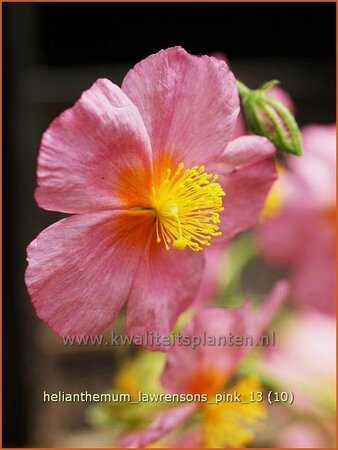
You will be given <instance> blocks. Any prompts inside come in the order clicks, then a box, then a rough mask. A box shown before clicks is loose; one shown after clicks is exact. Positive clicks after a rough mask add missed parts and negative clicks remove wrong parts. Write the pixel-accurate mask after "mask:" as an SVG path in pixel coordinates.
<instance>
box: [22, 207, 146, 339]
mask: <svg viewBox="0 0 338 450" xmlns="http://www.w3.org/2000/svg"><path fill="white" fill-rule="evenodd" d="M151 224H152V222H151V220H149V216H147V215H145V214H142V213H137V212H121V211H109V212H106V211H105V212H103V211H102V212H98V213H92V214H83V215H82V214H81V215H78V216H71V217H68V218H66V219H63V220H61V221H59V222H57V223H55V224H53V225H51V226H50V227H48V228H47V229H45V230H44V231H43V232H42V233H41V234H40V235H39V236H38V237H37V238H36V239H35V240H34V241H33V242H32V243H31V244H30V245H29V247H28V249H27V253H28V258H27V259H28V268H27V271H26V285H27V287H28V291H29V293H30V295H31V298H32V302H33V305H34V307H35V309H36V312H37V314H38V316H39V317H40V318H41V319H43V320H44V321H46V322H47V323H48V325H49V326H50V327H51V328H52V329H53V330H54V331H55V332H56V333H57V334H59V335H61V336H67V335H68V336H74V335H78V336H84V335H86V336H87V335H88V336H90V335H96V334H98V333H100V332H101V331H102V330H103V329H104V328H105V327H106V326H108V325H109V324H110V323H111V322H112V321H113V320H114V318H115V316H116V315H117V313H118V311H119V310H120V308H121V307H122V306H123V304H124V303H125V301H126V300H127V297H128V294H129V291H130V288H131V285H132V281H133V277H134V275H135V272H136V269H137V266H138V264H139V260H140V257H141V255H142V252H143V250H144V247H145V245H146V242H147V239H148V237H149V234H150V227H151Z"/></svg>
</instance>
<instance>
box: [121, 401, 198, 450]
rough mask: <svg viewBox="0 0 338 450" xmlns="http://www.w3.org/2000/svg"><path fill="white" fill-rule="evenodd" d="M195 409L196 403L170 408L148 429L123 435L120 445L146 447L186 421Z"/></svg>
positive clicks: (124, 446)
mask: <svg viewBox="0 0 338 450" xmlns="http://www.w3.org/2000/svg"><path fill="white" fill-rule="evenodd" d="M195 409H196V404H186V405H183V406H178V407H176V408H171V409H168V410H167V411H164V412H163V413H162V414H160V415H159V416H158V417H157V419H156V420H155V421H154V422H153V423H152V424H151V425H150V426H149V427H148V428H147V429H145V430H143V431H140V432H138V433H130V434H126V435H125V436H123V437H122V438H121V439H120V441H119V445H120V446H121V447H123V448H144V447H145V446H147V445H149V444H151V443H152V442H156V441H157V440H159V439H160V438H161V437H162V436H165V435H166V434H168V433H169V432H170V431H172V430H173V429H174V428H176V427H177V426H178V425H180V424H181V423H182V422H184V421H185V420H186V419H187V418H188V417H189V416H190V415H191V414H192V413H193V412H194V411H195Z"/></svg>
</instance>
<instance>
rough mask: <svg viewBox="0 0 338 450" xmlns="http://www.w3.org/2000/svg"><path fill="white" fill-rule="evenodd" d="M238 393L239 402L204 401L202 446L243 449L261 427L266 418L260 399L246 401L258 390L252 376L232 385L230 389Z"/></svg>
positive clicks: (258, 384) (258, 386)
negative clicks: (211, 402) (214, 402)
mask: <svg viewBox="0 0 338 450" xmlns="http://www.w3.org/2000/svg"><path fill="white" fill-rule="evenodd" d="M235 391H237V392H238V393H240V398H241V402H238V401H232V402H231V401H230V402H229V401H228V402H221V403H217V404H205V405H203V408H202V424H201V426H202V436H203V441H204V442H203V446H204V447H206V448H244V447H246V446H247V445H248V444H249V443H250V442H251V441H252V440H253V438H254V437H255V433H257V432H258V431H260V429H261V428H262V425H263V422H262V420H263V419H264V418H265V417H266V408H265V406H264V402H258V401H250V400H252V395H253V394H252V393H254V394H256V393H257V392H260V391H261V387H260V383H259V381H258V380H257V378H255V377H247V378H244V379H242V380H240V381H239V382H238V383H237V384H235V385H234V386H233V387H232V389H231V391H229V392H235Z"/></svg>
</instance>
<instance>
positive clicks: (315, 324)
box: [261, 312, 336, 448]
mask: <svg viewBox="0 0 338 450" xmlns="http://www.w3.org/2000/svg"><path fill="white" fill-rule="evenodd" d="M277 333H278V340H277V346H276V347H274V348H273V349H272V348H271V349H268V351H267V352H266V355H265V357H264V359H263V361H262V362H261V369H262V370H263V371H264V373H265V374H267V375H268V376H269V378H270V380H271V381H273V382H274V383H275V386H278V388H276V389H278V390H280V391H282V390H286V391H291V392H292V393H293V395H294V402H293V404H292V408H284V409H285V411H284V413H286V415H285V414H284V417H283V414H282V411H279V413H278V417H276V418H275V421H276V424H275V428H276V430H275V432H274V434H275V436H276V441H275V442H274V445H277V446H279V447H284V446H285V447H288V448H294V447H306V448H307V447H311V448H312V447H326V446H327V445H329V446H331V444H332V443H333V441H334V438H333V436H334V434H335V433H334V429H335V409H336V405H335V398H336V395H335V389H336V388H335V385H336V320H335V318H334V317H333V316H329V315H327V314H321V313H319V312H311V313H310V312H307V313H302V314H297V315H296V316H293V317H291V318H289V319H288V320H287V321H286V322H285V323H284V326H283V328H282V329H279V330H277ZM281 418H282V420H280V419H281ZM309 424H311V427H310V426H309ZM271 426H272V427H273V426H274V425H273V424H272V425H271ZM317 441H319V442H321V443H320V445H316V444H317ZM330 441H331V442H330Z"/></svg>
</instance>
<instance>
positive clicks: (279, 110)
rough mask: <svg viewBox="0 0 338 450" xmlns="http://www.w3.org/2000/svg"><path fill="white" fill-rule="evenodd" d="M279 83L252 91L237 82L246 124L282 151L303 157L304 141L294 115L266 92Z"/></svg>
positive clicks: (265, 84) (274, 82) (264, 85)
mask: <svg viewBox="0 0 338 450" xmlns="http://www.w3.org/2000/svg"><path fill="white" fill-rule="evenodd" d="M277 83H278V81H276V80H272V81H268V82H267V83H264V84H263V85H262V86H261V87H260V88H259V89H256V90H251V89H249V88H248V87H247V86H245V85H244V84H243V83H241V82H240V81H237V87H238V91H239V94H240V96H241V101H242V107H243V111H244V117H245V123H246V126H247V128H248V129H249V130H251V131H252V132H254V133H255V134H258V135H260V136H265V137H267V138H268V139H269V140H270V141H271V142H272V143H273V144H275V146H276V147H277V149H278V150H280V151H282V152H286V153H292V154H294V155H297V156H299V155H301V154H302V153H303V151H302V141H301V135H300V131H299V128H298V125H297V122H296V120H295V118H294V116H293V115H292V113H291V112H290V111H289V110H288V108H287V107H286V106H284V105H283V104H282V103H281V102H280V101H278V100H276V99H275V98H273V97H270V96H269V95H268V94H267V93H266V91H267V90H268V89H270V88H271V87H272V86H274V85H275V84H277Z"/></svg>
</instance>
